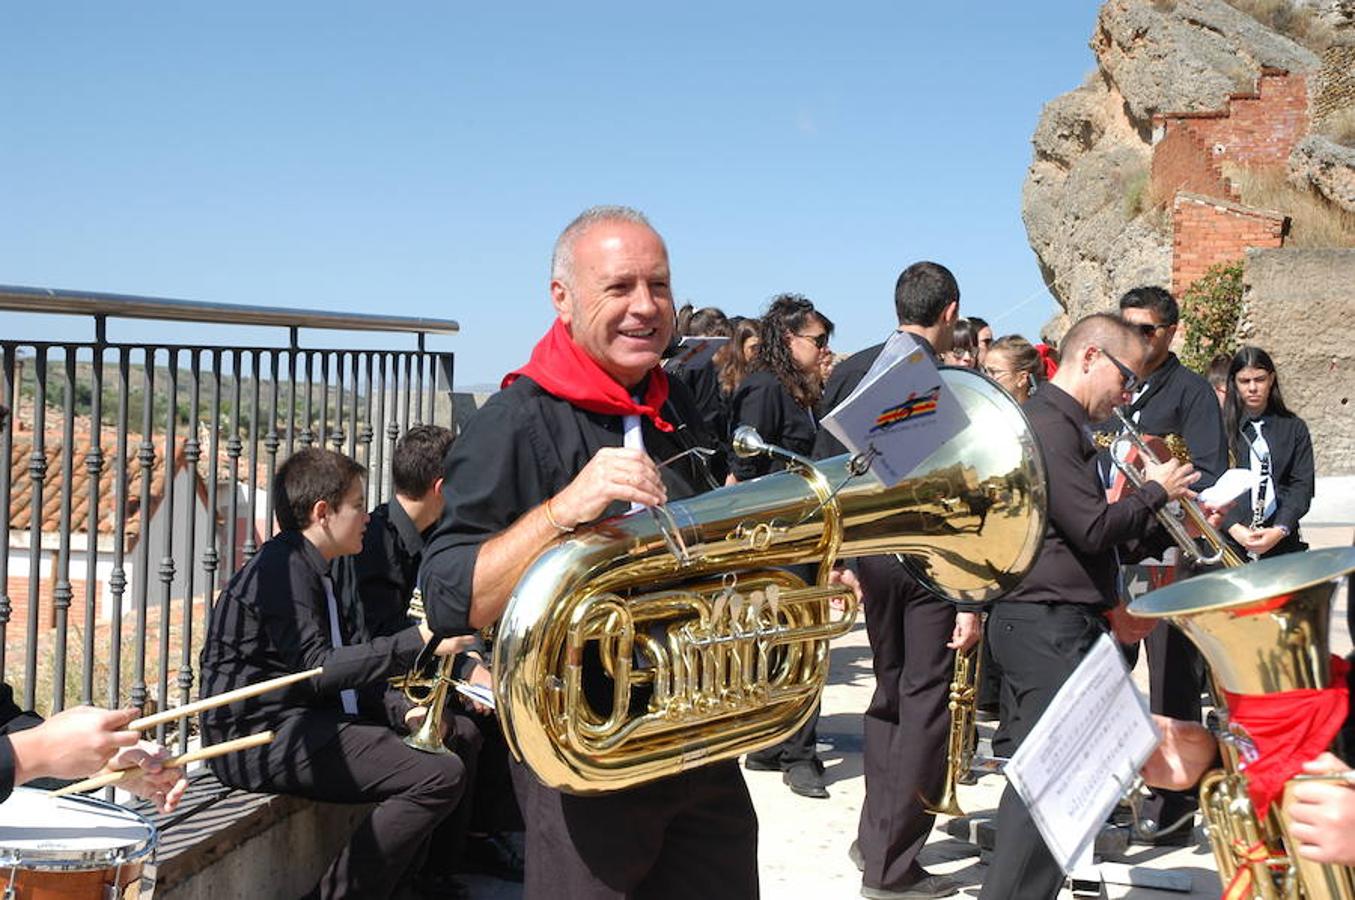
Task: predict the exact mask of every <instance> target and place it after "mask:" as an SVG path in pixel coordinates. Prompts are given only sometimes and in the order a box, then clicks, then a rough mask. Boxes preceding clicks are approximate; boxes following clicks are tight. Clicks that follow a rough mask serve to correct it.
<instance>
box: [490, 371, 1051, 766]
mask: <svg viewBox="0 0 1355 900" xmlns="http://www.w3.org/2000/svg"><path fill="white" fill-rule="evenodd" d="M941 377H942V379H943V380H944V381H945V383H946V384H947V385H948V386H949V388H950V389H951V391H952V392H953V393H954V395H955V396H956V397H957V398H958V401H959V403H960V405H961V407H962V408H963V411H964V412H965V414H966V416H967V417H968V420H969V424H968V426H967V427H966V428H965V429H964V431H962V432H961V433H960V434H959V435H958V436H956V437H955V438H953V439H952V440H950V441H948V442H947V443H946V444H945V445H944V446H943V447H941V448H940V449H939V450H937V451H936V452H935V453H933V454H932V455H931V456H930V457H929V458H928V459H927V460H925V461H924V462H923V463H922V464H920V465H919V466H918V467H917V468H916V469H915V470H914V471H913V472H912V473H911V475H910V476H909V477H908V478H906V479H905V480H904V481H903V482H901V483H900V484H897V485H895V486H894V487H892V488H885V487H884V486H883V485H882V484H881V483H880V482H879V481H878V480H876V479H875V478H874V477H873V476H870V475H868V474H866V470H865V467H864V466H862V465H861V464H860V462H861V461H860V459H859V458H853V457H849V456H846V455H844V456H840V457H836V458H834V459H830V460H826V461H823V462H820V463H817V464H815V463H811V462H809V461H808V460H805V459H802V458H799V457H795V456H794V455H793V454H788V453H787V452H786V451H783V450H780V449H779V448H766V447H763V448H758V447H757V446H756V444H757V442H756V441H753V440H752V436H751V435H744V436H743V438H742V439H741V441H740V444H741V445H742V446H743V447H744V448H745V450H748V451H752V450H753V449H759V450H766V451H768V452H772V453H774V454H775V455H778V456H780V457H781V458H783V459H788V460H789V466H788V468H787V469H786V470H785V471H782V472H777V473H774V474H771V475H767V476H764V477H762V478H758V479H755V480H753V481H749V482H745V483H742V484H738V485H733V486H730V487H725V488H722V489H719V490H716V491H712V492H710V493H707V494H702V495H699V496H696V497H692V498H690V499H687V500H680V501H675V502H672V503H668V504H665V505H663V506H659V507H653V508H647V509H643V510H639V511H636V512H632V513H629V514H627V515H624V516H618V517H616V518H612V519H608V520H605V521H602V522H599V523H597V524H594V525H592V526H590V527H587V528H583V529H580V530H578V531H576V532H574V533H573V534H571V535H569V536H568V537H567V538H565V539H562V540H561V541H560V542H558V543H556V544H555V545H553V546H551V547H550V548H548V549H547V550H545V551H544V552H543V553H542V554H541V555H540V556H539V557H538V558H537V559H536V560H535V561H534V562H533V563H532V564H531V565H530V566H529V567H528V569H527V571H526V572H525V573H524V574H523V576H522V578H521V579H520V580H519V582H518V584H517V586H516V588H515V589H514V591H513V594H512V596H511V597H510V599H509V601H508V605H507V608H506V609H505V611H504V614H503V616H502V618H501V619H500V620H499V625H498V632H497V637H496V640H495V643H494V667H493V668H494V672H495V685H494V693H495V700H496V706H497V712H498V715H499V719H500V722H501V724H502V726H503V732H504V735H505V737H506V739H507V741H508V745H509V747H510V748H511V750H512V751H513V754H514V755H515V756H516V757H517V758H518V759H520V760H522V761H523V762H524V763H526V764H527V765H528V766H529V767H530V768H531V769H532V771H533V772H534V773H535V775H536V777H537V778H538V779H540V780H541V781H542V782H543V783H544V784H546V785H548V786H551V787H554V788H558V789H560V790H564V791H568V792H571V793H600V792H605V791H610V790H617V789H621V788H627V787H632V786H635V785H638V784H642V783H645V782H648V781H651V780H654V779H657V778H662V777H665V776H668V775H673V774H676V773H678V772H681V771H683V770H685V769H689V768H693V767H696V766H701V765H706V764H708V763H712V762H716V761H718V760H723V759H730V758H733V757H736V756H739V755H742V754H744V753H748V752H751V751H754V750H757V749H760V748H762V747H766V746H769V745H771V744H774V743H777V742H778V741H780V740H782V739H783V738H784V737H785V736H786V735H788V734H790V733H792V732H794V731H795V730H796V729H797V728H798V727H799V726H800V725H801V724H802V723H803V722H804V721H805V720H806V719H807V718H808V717H809V716H810V715H811V714H812V712H813V710H814V707H815V705H816V704H817V702H818V700H819V695H820V693H821V691H822V689H823V686H824V684H825V683H826V681H827V677H828V643H829V641H830V640H831V639H832V638H834V637H837V636H839V635H841V634H844V633H846V631H847V630H849V629H850V628H851V626H852V623H853V621H854V619H855V614H856V601H855V598H854V596H853V595H852V594H851V592H850V591H846V590H844V589H842V588H841V587H839V586H836V585H832V584H830V583H829V574H830V570H831V568H832V565H833V563H834V561H835V560H836V559H837V558H839V557H840V556H858V555H872V554H884V553H896V554H900V556H901V558H902V559H904V561H905V563H906V564H907V565H908V566H909V567H910V568H911V569H912V570H913V572H914V574H915V575H916V576H917V577H918V579H919V580H920V581H921V582H922V583H923V584H925V585H927V586H928V587H930V588H931V589H933V590H934V591H936V592H938V593H941V594H943V595H945V596H949V597H952V598H955V599H965V600H977V601H982V600H987V599H990V598H992V597H994V596H997V595H999V594H1002V593H1005V592H1006V591H1008V590H1010V588H1011V587H1012V585H1014V584H1015V583H1016V582H1017V581H1019V580H1020V578H1021V577H1022V576H1023V575H1024V574H1025V573H1026V571H1028V570H1029V568H1030V566H1031V565H1032V564H1033V563H1034V561H1035V558H1036V554H1037V553H1038V552H1039V547H1040V544H1041V541H1042V539H1043V535H1044V529H1045V492H1046V484H1045V473H1044V464H1043V460H1042V458H1041V456H1040V452H1039V449H1038V447H1037V445H1036V443H1035V440H1034V438H1033V435H1032V433H1031V430H1030V426H1029V424H1028V422H1027V421H1026V418H1025V416H1024V415H1023V414H1022V413H1021V410H1020V408H1019V407H1018V406H1017V405H1016V404H1015V402H1013V401H1012V400H1011V399H1010V398H1009V397H1008V396H1007V395H1006V394H1005V393H1004V392H1003V391H1002V390H1001V388H999V387H997V386H996V385H995V384H993V383H992V382H990V381H988V380H987V379H986V378H983V377H982V376H980V375H977V374H975V373H973V372H969V371H966V370H944V371H943V372H942V374H941ZM975 491H985V492H987V493H988V494H989V495H990V496H991V498H992V506H991V507H990V508H988V509H986V513H987V515H986V520H985V518H980V517H976V516H975V514H974V513H973V512H972V509H971V508H970V507H968V506H967V505H966V504H965V503H964V502H962V500H963V498H964V497H965V496H967V495H972V494H973V493H974V492H975ZM976 518H977V521H976ZM980 532H982V533H980ZM805 563H809V564H815V565H817V567H818V568H817V575H816V576H814V577H813V580H812V582H807V581H806V580H804V579H803V578H801V577H800V576H798V575H796V574H794V573H793V572H791V571H789V570H788V569H787V568H786V567H789V566H795V565H798V564H805ZM834 601H837V602H839V603H840V604H841V606H842V614H841V615H840V616H837V617H835V616H834V615H833V611H832V609H833V605H834Z"/></svg>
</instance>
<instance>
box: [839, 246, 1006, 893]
mask: <svg viewBox="0 0 1355 900" xmlns="http://www.w3.org/2000/svg"><path fill="white" fill-rule="evenodd" d="M959 306H960V288H959V285H958V284H956V282H955V276H953V275H952V274H951V273H950V271H949V270H948V269H946V267H945V266H942V265H939V264H937V263H933V262H919V263H914V264H913V265H911V266H909V267H908V268H907V269H904V271H903V273H902V274H901V275H899V278H898V282H897V283H896V284H895V286H894V310H895V313H896V314H897V316H898V322H899V326H898V330H899V331H902V332H906V333H908V334H909V335H911V336H912V338H913V339H914V340H915V341H917V343H918V344H919V345H921V347H922V349H923V351H924V352H926V353H927V354H928V355H929V356H931V357H932V358H933V360H935V358H936V354H937V353H939V352H944V351H946V350H948V349H949V348H950V340H951V334H952V329H953V326H954V324H955V319H956V317H957V315H958V311H959ZM884 346H885V345H884V344H883V343H881V344H877V345H875V346H874V347H869V348H867V349H865V350H862V351H861V352H859V353H856V354H854V355H853V356H851V357H848V358H847V359H846V360H844V361H843V362H841V363H839V364H838V366H837V368H835V369H834V370H833V374H832V376H831V377H830V378H829V379H828V386H827V388H826V389H825V391H824V395H823V400H822V402H821V403H820V406H819V411H820V414H821V415H822V414H826V413H827V412H828V411H830V410H831V409H832V408H833V407H834V406H836V405H837V404H838V403H840V402H842V400H844V399H845V398H846V397H847V396H848V395H849V394H851V392H852V391H853V390H855V388H856V386H857V385H858V384H859V383H860V382H861V379H862V378H864V377H865V375H866V373H867V372H868V371H869V370H870V367H871V364H872V363H874V362H875V360H876V358H877V357H878V356H879V355H880V352H881V351H882V350H883V349H884ZM845 452H846V448H845V447H843V446H842V444H841V443H839V442H838V441H837V440H836V439H835V438H834V437H833V436H832V435H831V434H829V433H828V432H827V431H825V430H820V432H819V436H818V439H817V441H816V443H815V447H814V455H815V457H817V458H819V459H823V458H826V457H829V456H836V455H838V454H840V453H845ZM857 565H858V567H859V574H860V578H861V589H862V592H863V593H864V595H865V598H866V600H865V615H866V634H867V636H868V637H869V639H870V649H871V652H872V655H873V661H872V665H873V667H874V670H875V693H874V694H873V695H872V696H871V700H870V705H869V706H868V707H867V708H866V716H865V774H866V796H865V801H864V802H863V803H862V806H861V821H860V825H859V826H858V829H857V839H856V841H855V842H854V843H853V844H852V848H851V855H852V857H853V860H854V861H856V862H857V865H858V867H859V868H861V871H862V876H861V894H862V896H864V897H873V898H886V900H887V898H900V900H905V898H925V897H945V896H949V895H950V894H953V893H955V892H956V891H957V890H959V888H960V884H959V882H957V881H956V880H955V879H953V878H951V877H949V876H946V875H934V874H931V873H929V872H927V871H926V870H925V869H923V868H922V866H921V865H919V864H918V862H917V855H918V852H919V851H920V850H921V849H922V846H923V845H924V844H925V843H926V842H927V836H928V834H930V833H931V828H932V822H933V821H934V820H935V816H933V815H931V814H929V813H927V811H926V810H925V809H924V808H923V806H924V802H923V799H922V798H924V797H929V798H936V797H938V796H940V793H941V785H942V782H943V780H944V777H945V767H946V735H947V733H948V728H949V723H950V720H949V714H948V713H947V711H946V703H947V700H948V699H949V695H950V680H951V675H952V671H953V669H954V655H953V651H954V650H955V649H957V648H964V649H966V650H967V649H969V648H970V647H972V646H973V645H974V643H975V642H976V641H978V639H979V613H978V609H977V608H976V607H967V608H966V609H964V610H962V611H960V612H958V613H957V611H956V606H955V604H952V603H951V602H950V601H947V600H943V599H941V598H939V597H936V596H935V595H933V594H932V593H930V592H929V591H927V590H925V589H924V588H923V587H922V586H921V585H919V584H918V583H917V581H916V580H915V579H914V578H913V577H912V576H911V575H909V573H908V570H907V569H905V568H904V567H903V565H902V564H901V563H900V562H899V561H898V560H897V559H896V558H894V557H893V556H872V557H864V558H862V559H860V560H858V561H857Z"/></svg>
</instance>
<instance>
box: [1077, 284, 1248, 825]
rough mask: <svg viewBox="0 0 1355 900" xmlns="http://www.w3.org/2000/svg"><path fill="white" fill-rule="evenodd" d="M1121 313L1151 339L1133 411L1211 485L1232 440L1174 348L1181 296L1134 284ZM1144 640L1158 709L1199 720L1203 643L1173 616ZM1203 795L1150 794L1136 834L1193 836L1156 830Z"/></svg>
mask: <svg viewBox="0 0 1355 900" xmlns="http://www.w3.org/2000/svg"><path fill="white" fill-rule="evenodd" d="M1120 318H1121V319H1123V320H1124V321H1125V322H1127V323H1128V324H1129V325H1130V326H1131V327H1133V328H1136V329H1138V331H1139V332H1141V333H1142V334H1143V337H1144V339H1145V340H1146V341H1147V344H1148V355H1147V358H1146V359H1145V360H1144V364H1143V366H1144V376H1143V381H1142V382H1140V384H1139V389H1138V391H1136V392H1135V394H1134V397H1133V399H1132V401H1131V402H1130V404H1129V406H1128V407H1127V408H1126V410H1125V414H1126V415H1127V416H1128V418H1129V419H1130V420H1131V421H1133V422H1135V423H1136V425H1137V427H1138V429H1139V430H1140V431H1141V432H1143V433H1144V434H1152V435H1157V436H1159V437H1161V436H1164V435H1168V434H1179V435H1181V437H1182V438H1184V439H1185V442H1186V446H1187V447H1188V448H1189V449H1190V461H1191V464H1192V465H1193V466H1194V467H1195V471H1196V472H1198V473H1199V475H1200V479H1199V481H1197V482H1196V483H1195V486H1194V489H1195V490H1197V491H1198V490H1204V489H1205V488H1207V487H1209V486H1210V485H1211V484H1213V483H1214V482H1215V481H1217V480H1218V477H1219V476H1220V475H1222V474H1223V472H1224V470H1226V469H1227V468H1228V452H1227V441H1226V440H1225V439H1224V435H1223V417H1222V415H1221V414H1220V413H1219V412H1218V408H1219V404H1218V400H1217V399H1216V397H1215V394H1214V390H1213V388H1211V387H1210V386H1209V382H1208V381H1207V380H1205V378H1204V377H1203V376H1200V375H1197V374H1196V373H1195V372H1192V371H1191V370H1190V369H1187V368H1186V367H1185V366H1183V365H1182V364H1181V361H1180V360H1179V359H1177V358H1176V354H1175V353H1172V352H1171V344H1172V339H1173V338H1175V337H1176V330H1177V323H1178V321H1179V319H1180V309H1179V307H1178V306H1177V304H1176V299H1175V298H1174V297H1172V295H1171V293H1170V292H1168V291H1166V290H1164V289H1163V288H1160V287H1140V288H1134V289H1133V290H1132V291H1129V292H1128V293H1126V294H1125V295H1124V296H1123V297H1121V298H1120ZM1102 427H1104V428H1106V429H1107V430H1109V431H1111V432H1112V433H1114V432H1117V431H1118V430H1119V420H1118V419H1116V418H1114V417H1112V418H1111V419H1110V420H1109V421H1108V422H1106V423H1105V424H1104V425H1103V426H1102ZM1103 465H1107V466H1108V465H1109V463H1108V462H1106V463H1103ZM1173 552H1174V551H1173ZM1190 574H1191V572H1189V571H1185V570H1182V569H1178V571H1177V577H1178V578H1181V577H1186V576H1188V575H1190ZM1143 645H1144V648H1145V649H1146V650H1147V652H1148V695H1149V704H1150V706H1151V708H1152V711H1153V712H1155V713H1160V714H1162V715H1167V716H1171V717H1173V718H1176V719H1185V720H1187V721H1196V722H1198V721H1199V720H1200V714H1201V708H1200V692H1201V691H1203V690H1204V686H1205V666H1204V660H1203V659H1202V658H1201V657H1200V653H1199V651H1198V650H1196V649H1195V645H1194V644H1192V643H1191V642H1190V641H1189V640H1188V639H1187V638H1186V636H1185V635H1183V634H1182V633H1181V632H1180V631H1179V630H1178V629H1177V628H1176V627H1175V626H1173V625H1170V624H1168V623H1166V622H1163V623H1161V624H1159V625H1158V626H1157V627H1156V628H1154V629H1153V630H1152V631H1150V632H1149V633H1148V636H1147V637H1146V638H1144V640H1143ZM1135 655H1136V656H1137V649H1136V650H1135ZM1196 803H1197V801H1196V799H1195V794H1194V792H1186V793H1180V794H1177V793H1170V792H1158V793H1156V794H1154V795H1153V796H1152V797H1149V798H1147V799H1146V800H1145V801H1144V804H1143V807H1142V809H1141V811H1140V816H1141V819H1140V821H1141V830H1140V831H1138V832H1136V833H1135V834H1134V835H1133V837H1134V839H1135V840H1136V841H1141V842H1145V843H1154V844H1178V845H1184V844H1187V843H1189V842H1190V841H1191V840H1192V839H1193V837H1192V830H1191V828H1190V827H1189V826H1188V825H1184V824H1183V825H1182V826H1181V827H1178V828H1175V829H1172V830H1170V831H1166V832H1162V833H1156V829H1157V827H1158V826H1159V825H1161V826H1164V827H1165V826H1169V825H1171V824H1173V823H1176V822H1178V821H1180V820H1181V818H1182V816H1184V815H1186V814H1187V813H1189V812H1190V811H1191V810H1193V809H1195V807H1196Z"/></svg>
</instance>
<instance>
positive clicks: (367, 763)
mask: <svg viewBox="0 0 1355 900" xmlns="http://www.w3.org/2000/svg"><path fill="white" fill-rule="evenodd" d="M308 718H310V717H308V716H307V715H302V716H297V717H295V718H293V719H290V720H288V721H287V722H286V723H285V724H283V725H281V726H280V727H279V728H278V729H277V737H276V738H275V739H274V741H273V743H271V744H266V745H264V746H263V747H257V748H254V749H251V750H246V751H244V752H242V753H235V754H228V755H226V756H222V757H218V759H216V760H213V765H212V771H213V772H215V773H216V776H217V777H218V778H219V779H221V781H222V782H223V783H225V784H228V785H231V786H232V787H239V788H243V789H245V790H250V791H261V792H264V793H271V794H295V795H297V796H300V797H306V798H309V799H311V800H321V801H325V802H329V803H375V804H377V805H376V807H375V808H374V809H373V810H372V811H371V813H370V814H369V815H368V816H367V818H365V819H363V821H362V822H361V823H360V824H359V825H358V827H357V830H355V831H354V832H353V834H352V836H351V837H350V838H349V840H348V843H347V844H346V845H345V846H344V847H343V849H342V850H340V851H339V855H338V856H337V857H335V859H334V861H333V862H332V863H331V864H330V866H329V869H328V870H327V871H326V872H325V873H324V875H323V876H321V878H320V881H319V883H318V884H316V885H315V887H314V888H313V889H312V890H311V891H310V892H309V893H308V894H307V895H306V896H307V897H308V898H311V897H314V898H342V897H360V898H384V897H389V896H391V895H392V894H393V893H394V892H395V890H396V889H397V887H399V886H400V883H401V881H402V880H403V879H404V878H405V877H406V875H407V874H409V873H410V872H411V871H412V870H413V869H414V867H415V866H416V865H417V864H419V863H420V862H421V861H422V860H421V858H420V857H421V851H422V849H423V847H424V846H425V845H426V842H427V840H428V836H429V834H430V833H431V832H432V830H433V829H434V828H435V827H436V826H437V825H438V823H440V822H441V821H442V820H443V819H445V818H447V817H448V816H449V815H451V814H452V811H453V810H454V809H456V806H457V802H458V801H459V800H460V798H461V794H462V791H463V789H464V787H465V784H466V769H465V766H464V765H463V764H462V761H461V759H460V757H457V756H436V755H433V754H431V753H421V752H420V751H418V750H413V749H411V748H409V747H406V746H405V745H404V743H403V742H402V740H401V738H400V736H399V735H398V734H396V733H395V732H394V731H393V730H392V729H390V728H389V727H387V726H385V725H368V724H363V723H359V722H347V723H339V722H335V720H334V717H333V716H331V715H329V714H327V713H321V714H318V716H317V718H318V721H307V719H308Z"/></svg>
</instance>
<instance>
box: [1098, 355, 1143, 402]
mask: <svg viewBox="0 0 1355 900" xmlns="http://www.w3.org/2000/svg"><path fill="white" fill-rule="evenodd" d="M1096 351H1097V352H1098V353H1100V354H1101V355H1102V356H1104V357H1105V358H1106V359H1108V360H1110V361H1111V364H1112V365H1114V366H1115V368H1117V369H1119V370H1120V377H1121V378H1123V379H1124V387H1123V388H1122V390H1123V391H1125V392H1126V393H1129V394H1132V393H1134V391H1136V390H1138V387H1139V376H1137V375H1135V374H1134V370H1133V369H1131V368H1129V366H1126V365H1125V364H1124V363H1122V362H1120V361H1119V360H1118V359H1116V358H1115V357H1114V356H1111V354H1110V351H1109V350H1106V349H1104V348H1102V347H1097V348H1096Z"/></svg>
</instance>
